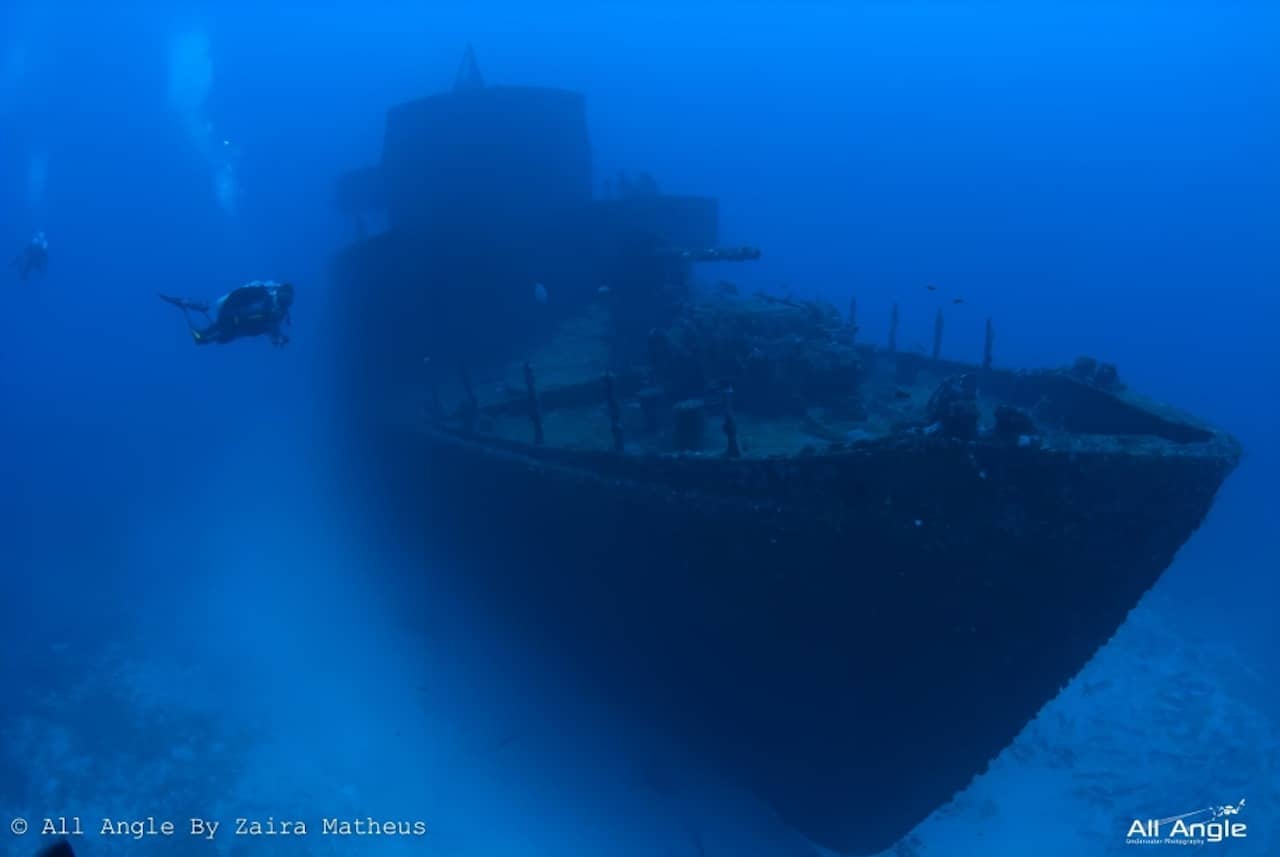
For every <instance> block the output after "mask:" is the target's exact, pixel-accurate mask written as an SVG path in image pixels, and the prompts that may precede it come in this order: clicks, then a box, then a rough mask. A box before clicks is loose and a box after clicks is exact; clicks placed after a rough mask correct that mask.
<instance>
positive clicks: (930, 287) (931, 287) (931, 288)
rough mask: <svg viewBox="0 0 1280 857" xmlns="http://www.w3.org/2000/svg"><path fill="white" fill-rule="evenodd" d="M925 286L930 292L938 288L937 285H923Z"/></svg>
mask: <svg viewBox="0 0 1280 857" xmlns="http://www.w3.org/2000/svg"><path fill="white" fill-rule="evenodd" d="M925 288H926V289H928V290H929V291H931V292H936V291H937V290H938V287H937V286H925Z"/></svg>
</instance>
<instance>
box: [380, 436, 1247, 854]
mask: <svg viewBox="0 0 1280 857" xmlns="http://www.w3.org/2000/svg"><path fill="white" fill-rule="evenodd" d="M379 448H380V449H381V450H382V452H383V454H386V453H388V452H390V453H391V454H390V455H389V456H388V458H387V459H386V463H387V471H386V472H387V475H388V477H389V478H390V479H392V480H393V481H394V483H395V486H396V487H395V488H394V489H393V494H394V496H396V497H398V498H399V500H400V506H401V508H402V509H413V510H414V511H413V512H412V514H413V515H414V516H416V518H417V525H418V527H419V528H420V531H421V533H422V536H423V548H424V549H425V550H426V551H427V552H428V554H429V555H430V556H432V557H434V558H437V560H438V559H439V558H443V557H447V558H448V559H449V562H447V563H446V564H447V565H448V566H449V567H451V568H452V569H454V573H456V574H458V575H459V580H461V581H463V582H464V583H465V585H466V586H467V587H469V588H470V589H471V591H472V594H473V595H474V597H475V598H476V599H477V600H478V602H479V603H483V604H486V605H488V606H489V607H491V608H492V609H494V610H495V611H496V614H497V616H498V617H499V619H500V621H502V622H503V623H505V624H506V625H507V626H508V627H509V628H510V629H511V630H512V631H513V632H515V633H516V634H518V635H521V636H523V637H524V638H525V639H527V640H528V641H529V642H530V644H531V645H537V646H539V647H541V649H542V650H543V651H546V652H552V653H556V654H558V655H559V656H561V657H562V658H563V663H564V664H565V665H566V666H568V667H571V668H572V669H574V670H577V671H578V672H580V673H581V675H582V676H583V677H584V679H585V680H586V681H588V682H589V683H590V684H591V685H592V686H594V687H595V688H596V690H597V691H599V692H601V693H603V694H607V695H608V696H609V697H610V698H612V699H613V700H615V701H616V702H617V703H618V705H619V707H620V710H624V711H626V712H628V713H629V714H630V715H632V716H636V717H640V718H643V719H645V720H646V721H648V722H649V723H651V724H657V725H659V726H660V727H662V728H664V729H665V730H667V731H668V732H670V733H671V734H672V735H673V736H674V737H676V738H677V739H678V740H681V741H682V742H684V743H687V744H689V745H690V746H693V747H696V748H697V749H698V750H699V751H701V752H704V753H705V754H706V756H707V757H708V758H709V760H711V761H712V762H713V763H714V764H716V765H717V766H719V767H720V768H721V769H722V770H725V771H727V772H729V773H730V774H731V775H733V776H735V777H736V778H737V779H738V780H739V781H740V782H742V783H743V784H745V785H746V786H747V787H749V788H750V789H751V790H753V791H754V792H756V793H757V794H758V795H759V796H760V797H761V798H762V799H764V800H765V801H767V802H768V803H769V804H771V805H772V806H773V807H775V808H776V809H777V810H778V812H779V813H780V815H781V816H782V817H783V819H784V820H786V821H787V822H788V823H790V824H791V825H792V826H794V827H795V828H796V829H797V830H799V831H800V832H802V833H803V834H805V835H806V836H808V837H809V838H810V839H812V840H813V841H814V842H816V843H818V844H820V845H823V846H825V847H828V848H831V849H834V850H837V851H840V852H843V853H848V854H871V853H875V852H877V851H880V850H883V849H885V848H887V847H889V846H891V845H892V844H893V843H894V842H895V841H896V840H898V839H899V838H900V837H902V836H903V835H905V834H906V833H907V832H909V831H910V830H911V829H912V828H913V827H914V826H915V825H916V824H918V823H919V822H920V821H922V820H923V819H924V818H925V817H926V816H927V815H928V814H929V813H930V812H932V811H933V810H934V809H936V808H937V807H938V806H940V805H942V804H943V803H945V802H946V801H947V800H949V799H950V798H951V797H952V796H953V795H954V794H955V793H956V792H957V791H959V790H961V789H963V788H964V787H965V786H966V784H967V783H968V782H969V781H970V780H971V779H972V778H973V777H974V776H975V775H976V774H978V773H980V772H981V771H982V770H984V769H985V767H986V765H987V764H988V762H989V761H990V760H991V759H992V758H993V757H994V756H995V755H996V754H998V753H999V752H1000V751H1001V750H1002V749H1003V748H1004V747H1006V746H1007V745H1008V744H1009V743H1010V742H1011V741H1012V739H1013V738H1014V737H1015V735H1016V734H1017V733H1018V732H1019V730H1021V728H1022V727H1023V726H1024V725H1025V724H1026V723H1027V722H1028V721H1029V720H1030V719H1031V718H1032V717H1034V716H1035V714H1036V712H1037V711H1038V710H1039V709H1040V708H1041V707H1042V706H1043V705H1044V704H1045V703H1046V702H1048V701H1049V700H1050V699H1052V698H1053V697H1054V696H1055V695H1056V694H1057V692H1058V691H1059V690H1060V689H1061V688H1062V687H1063V686H1064V685H1065V683H1066V682H1067V681H1069V680H1070V678H1071V677H1072V676H1074V675H1075V674H1076V672H1078V671H1079V670H1080V668H1081V667H1083V666H1084V664H1085V663H1086V662H1087V661H1088V659H1089V658H1090V657H1091V656H1092V655H1093V654H1094V652H1096V651H1097V649H1098V648H1099V647H1100V646H1102V645H1103V644H1104V643H1105V642H1106V641H1107V640H1108V639H1109V638H1110V637H1111V635H1112V634H1113V633H1114V632H1115V631H1116V629H1117V628H1118V627H1119V626H1120V624H1121V623H1122V622H1123V620H1124V618H1125V616H1126V614H1127V613H1128V611H1129V610H1131V609H1132V608H1133V607H1134V606H1135V605H1136V604H1137V602H1138V600H1139V599H1140V597H1141V596H1142V594H1143V593H1144V592H1146V591H1147V589H1149V588H1150V587H1151V586H1152V584H1154V583H1155V581H1156V580H1157V578H1158V577H1159V576H1160V574H1161V573H1162V572H1163V571H1164V569H1165V568H1167V567H1168V566H1169V564H1170V563H1171V562H1172V560H1173V558H1174V555H1175V554H1176V552H1177V550H1178V549H1179V547H1180V546H1181V545H1182V544H1183V543H1184V542H1185V541H1186V539H1187V538H1188V537H1189V536H1190V535H1191V534H1192V532H1193V531H1194V530H1195V529H1196V528H1197V527H1198V526H1199V525H1200V523H1201V521H1202V520H1203V518H1204V516H1205V514H1206V513H1207V511H1208V509H1209V507H1210V505H1211V504H1212V501H1213V497H1214V495H1215V493H1216V491H1217V490H1218V487H1219V486H1220V485H1221V483H1222V481H1223V479H1225V478H1226V476H1227V475H1228V474H1229V473H1230V471H1231V469H1232V468H1233V467H1234V465H1235V462H1236V458H1237V456H1238V449H1237V448H1236V447H1235V445H1234V441H1231V440H1230V439H1229V438H1226V437H1222V436H1216V435H1215V436H1214V438H1213V439H1212V440H1210V441H1208V442H1204V443H1198V444H1190V445H1174V444H1169V443H1167V442H1164V441H1159V440H1155V439H1151V440H1149V441H1146V440H1143V439H1139V438H1130V439H1128V440H1127V441H1124V442H1120V441H1116V440H1114V439H1108V438H1095V439H1092V440H1088V441H1083V442H1082V441H1077V442H1075V443H1073V445H1071V446H1070V447H1064V448H1061V449H1057V450H1053V449H1042V448H1037V447H1019V446H1018V445H1016V444H1013V445H1008V444H995V443H985V442H972V443H965V442H958V441H948V440H945V439H934V438H926V437H919V436H915V437H909V438H893V439H888V440H886V441H882V442H879V443H876V444H870V445H867V446H866V447H860V448H854V449H851V450H847V451H844V452H841V453H838V454H832V455H811V456H801V457H795V458H789V459H783V458H779V459H763V460H762V459H752V460H739V461H728V460H725V459H722V458H719V457H713V456H671V457H647V458H646V457H641V456H634V455H614V454H610V453H607V452H599V453H596V452H571V451H565V450H549V449H542V448H536V447H531V446H522V445H520V444H512V443H509V442H502V441H497V440H488V439H476V438H470V437H467V436H464V435H461V434H458V433H454V432H452V431H448V430H437V429H428V430H425V431H411V430H405V431H403V432H396V433H393V434H392V435H391V436H387V437H385V438H384V441H383V442H382V443H381V444H380V447H379ZM409 498H413V499H412V502H407V501H408V500H409Z"/></svg>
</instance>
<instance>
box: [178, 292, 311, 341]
mask: <svg viewBox="0 0 1280 857" xmlns="http://www.w3.org/2000/svg"><path fill="white" fill-rule="evenodd" d="M160 299H161V300H164V301H167V302H168V303H171V304H173V305H174V306H176V307H177V308H178V309H180V310H182V314H183V315H184V316H185V317H186V319H187V326H188V327H190V328H191V338H192V339H193V340H194V341H195V343H196V345H209V344H215V343H216V344H218V345H226V344H227V343H228V342H234V341H235V340H237V339H243V338H245V337H250V336H266V337H268V338H269V339H270V340H271V344H272V345H287V344H288V343H289V337H288V336H286V335H285V333H284V328H285V327H286V326H288V325H289V324H291V323H292V319H291V318H290V315H289V310H290V308H291V307H292V306H293V286H292V285H291V284H289V283H277V282H274V281H271V280H266V281H261V280H254V281H253V282H251V283H246V284H245V285H243V286H240V287H239V288H236V289H232V290H231V291H230V292H228V293H227V294H225V295H223V296H222V297H220V298H218V300H217V302H215V303H214V305H213V306H212V307H210V306H209V304H207V303H204V302H203V301H194V300H189V299H187V298H175V297H170V296H169V295H161V296H160ZM193 312H194V313H199V314H200V315H201V316H203V317H204V320H205V322H206V323H205V324H203V325H200V324H197V323H196V322H195V321H193V320H192V317H191V314H192V313H193Z"/></svg>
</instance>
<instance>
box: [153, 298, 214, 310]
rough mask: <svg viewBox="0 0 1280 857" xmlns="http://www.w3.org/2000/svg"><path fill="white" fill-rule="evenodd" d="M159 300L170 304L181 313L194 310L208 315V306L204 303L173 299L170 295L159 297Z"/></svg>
mask: <svg viewBox="0 0 1280 857" xmlns="http://www.w3.org/2000/svg"><path fill="white" fill-rule="evenodd" d="M160 300H162V301H165V302H166V303H171V304H173V305H174V306H176V307H177V308H178V309H180V310H183V311H185V310H195V311H196V312H202V313H205V314H208V312H209V305H208V304H207V303H205V302H204V301H193V300H189V299H187V298H175V297H172V296H170V295H160Z"/></svg>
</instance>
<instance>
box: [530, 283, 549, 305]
mask: <svg viewBox="0 0 1280 857" xmlns="http://www.w3.org/2000/svg"><path fill="white" fill-rule="evenodd" d="M533 299H534V300H535V301H537V302H538V303H540V304H545V303H546V302H547V287H546V286H544V285H542V283H534V284H533Z"/></svg>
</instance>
